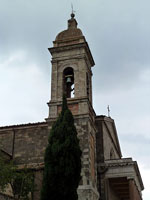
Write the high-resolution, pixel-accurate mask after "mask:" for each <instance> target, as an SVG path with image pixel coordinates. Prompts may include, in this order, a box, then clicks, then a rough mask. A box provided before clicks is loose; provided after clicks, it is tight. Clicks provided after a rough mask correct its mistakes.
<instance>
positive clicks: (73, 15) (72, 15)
mask: <svg viewBox="0 0 150 200" xmlns="http://www.w3.org/2000/svg"><path fill="white" fill-rule="evenodd" d="M71 10H72V12H71V18H74V17H75V14H74V13H75V11H74V10H73V4H72V3H71Z"/></svg>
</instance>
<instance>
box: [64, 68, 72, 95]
mask: <svg viewBox="0 0 150 200" xmlns="http://www.w3.org/2000/svg"><path fill="white" fill-rule="evenodd" d="M63 80H64V82H63V84H64V85H63V88H64V93H65V94H66V97H67V98H73V97H74V72H73V69H72V68H71V67H67V68H66V69H65V70H64V73H63Z"/></svg>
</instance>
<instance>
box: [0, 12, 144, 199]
mask: <svg viewBox="0 0 150 200" xmlns="http://www.w3.org/2000/svg"><path fill="white" fill-rule="evenodd" d="M77 25H78V24H77V21H76V19H75V15H74V14H73V13H72V14H71V18H70V19H69V20H68V28H67V29H66V30H64V31H62V32H60V33H59V34H58V35H57V36H56V39H55V41H54V42H53V47H51V48H49V49H48V50H49V52H50V54H51V56H52V60H51V63H52V64H51V65H52V73H51V99H50V101H49V102H48V107H49V115H48V117H47V118H46V119H45V121H43V122H40V123H29V124H21V125H12V126H5V127H0V141H1V142H2V149H1V151H2V152H3V154H5V155H6V156H7V158H9V159H12V160H14V161H15V163H16V164H17V165H18V167H19V168H20V169H21V168H23V167H24V166H27V168H29V169H33V171H34V182H35V184H36V187H37V189H36V191H35V192H34V193H33V195H32V199H33V200H40V189H41V185H42V174H43V168H44V159H43V158H44V152H45V148H46V146H47V143H48V135H49V133H50V129H51V127H52V124H53V123H54V122H55V121H56V119H57V116H58V114H59V113H60V111H61V106H62V94H63V93H65V94H66V96H67V102H68V107H69V109H70V110H71V112H72V114H73V116H74V121H75V126H76V129H77V132H78V138H79V140H80V147H81V150H82V170H81V176H82V179H81V181H80V185H79V187H78V197H79V200H142V194H141V191H142V190H143V189H144V186H143V182H142V178H141V175H140V171H139V168H138V165H137V162H136V161H133V160H132V158H122V153H121V148H120V144H119V140H118V136H117V130H116V127H115V122H114V120H113V119H112V118H111V117H107V116H104V115H99V116H97V115H96V113H95V111H94V109H93V100H92V67H94V65H95V63H94V60H93V57H92V53H91V51H90V48H89V46H88V43H87V41H86V39H85V37H84V35H83V33H82V31H81V30H80V29H79V28H78V27H77ZM37 89H38V88H37ZM43 103H44V102H43ZM0 199H1V200H3V199H6V194H5V195H4V194H2V193H0ZM7 199H13V197H12V194H11V191H9V193H7Z"/></svg>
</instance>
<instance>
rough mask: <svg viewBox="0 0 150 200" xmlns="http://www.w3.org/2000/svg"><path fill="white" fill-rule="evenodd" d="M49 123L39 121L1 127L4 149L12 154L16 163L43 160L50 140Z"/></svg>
mask: <svg viewBox="0 0 150 200" xmlns="http://www.w3.org/2000/svg"><path fill="white" fill-rule="evenodd" d="M48 135H49V131H48V125H47V123H37V124H28V125H20V126H14V127H6V128H1V129H0V141H1V143H2V144H1V145H2V149H4V150H5V151H6V152H8V153H9V154H10V155H12V157H13V159H14V160H15V162H16V164H30V163H41V162H43V156H44V151H45V148H46V145H47V141H48Z"/></svg>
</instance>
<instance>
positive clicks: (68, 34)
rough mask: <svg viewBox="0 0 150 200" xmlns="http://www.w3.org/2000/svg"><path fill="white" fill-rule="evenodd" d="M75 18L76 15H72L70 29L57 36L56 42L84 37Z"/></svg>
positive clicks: (69, 23) (69, 22) (69, 21)
mask: <svg viewBox="0 0 150 200" xmlns="http://www.w3.org/2000/svg"><path fill="white" fill-rule="evenodd" d="M74 17H75V15H74V14H73V13H72V14H71V19H69V20H68V29H67V30H64V31H62V32H60V33H59V34H58V35H57V36H56V39H55V41H57V40H66V39H69V38H74V37H81V36H83V34H82V31H81V30H80V29H79V28H77V25H78V23H77V21H76V19H75V18H74Z"/></svg>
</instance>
